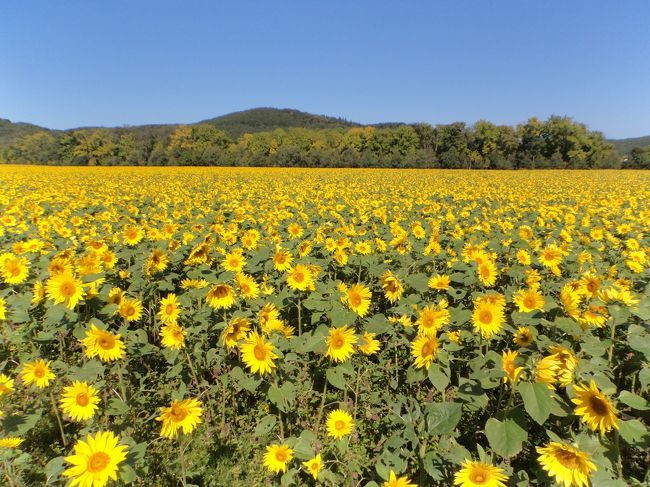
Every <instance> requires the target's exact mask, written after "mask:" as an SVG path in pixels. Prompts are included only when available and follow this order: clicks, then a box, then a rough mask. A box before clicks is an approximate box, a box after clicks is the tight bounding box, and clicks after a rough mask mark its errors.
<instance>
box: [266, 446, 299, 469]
mask: <svg viewBox="0 0 650 487" xmlns="http://www.w3.org/2000/svg"><path fill="white" fill-rule="evenodd" d="M292 459H293V450H292V449H291V448H289V445H269V446H267V447H266V453H265V454H264V466H265V467H266V468H268V469H269V471H271V472H275V473H279V472H286V471H287V463H289V462H290V461H291V460H292Z"/></svg>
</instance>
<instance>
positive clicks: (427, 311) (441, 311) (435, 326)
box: [418, 299, 449, 335]
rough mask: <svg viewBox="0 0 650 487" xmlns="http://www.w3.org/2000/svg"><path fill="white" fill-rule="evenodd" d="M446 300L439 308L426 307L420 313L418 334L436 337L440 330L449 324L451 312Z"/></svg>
mask: <svg viewBox="0 0 650 487" xmlns="http://www.w3.org/2000/svg"><path fill="white" fill-rule="evenodd" d="M447 306H448V304H447V301H445V300H444V299H443V300H442V301H441V302H440V303H439V304H438V306H425V307H424V309H422V310H421V311H420V316H419V318H418V333H419V334H421V335H435V334H437V333H438V330H440V328H442V327H443V326H444V325H446V324H447V323H449V310H448V309H447Z"/></svg>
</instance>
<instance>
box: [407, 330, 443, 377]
mask: <svg viewBox="0 0 650 487" xmlns="http://www.w3.org/2000/svg"><path fill="white" fill-rule="evenodd" d="M437 353H438V338H436V336H435V335H418V336H417V337H416V339H415V340H413V342H411V355H412V356H413V357H414V358H415V367H416V368H418V369H421V368H422V367H424V368H426V369H428V368H429V367H430V366H431V362H433V359H434V358H436V354H437Z"/></svg>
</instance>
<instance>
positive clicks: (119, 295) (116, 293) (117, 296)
mask: <svg viewBox="0 0 650 487" xmlns="http://www.w3.org/2000/svg"><path fill="white" fill-rule="evenodd" d="M122 299H124V291H122V290H121V289H120V288H119V287H114V288H112V289H111V290H110V291H109V292H108V299H107V300H106V303H107V304H116V305H118V306H119V305H120V303H121V302H122Z"/></svg>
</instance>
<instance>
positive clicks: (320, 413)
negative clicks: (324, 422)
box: [316, 377, 327, 434]
mask: <svg viewBox="0 0 650 487" xmlns="http://www.w3.org/2000/svg"><path fill="white" fill-rule="evenodd" d="M326 395H327V377H326V378H325V384H324V385H323V395H322V396H321V400H320V407H319V408H318V416H316V434H318V430H320V422H321V419H322V418H323V410H324V409H325V396H326Z"/></svg>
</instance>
